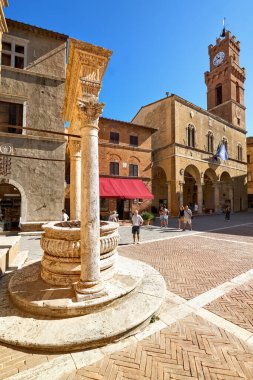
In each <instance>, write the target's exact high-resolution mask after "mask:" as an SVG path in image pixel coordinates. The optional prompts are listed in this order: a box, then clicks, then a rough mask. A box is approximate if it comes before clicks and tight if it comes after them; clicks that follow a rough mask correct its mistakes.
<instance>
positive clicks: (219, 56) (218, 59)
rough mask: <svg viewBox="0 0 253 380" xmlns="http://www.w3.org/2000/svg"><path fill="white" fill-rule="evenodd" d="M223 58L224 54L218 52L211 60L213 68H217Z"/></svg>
mask: <svg viewBox="0 0 253 380" xmlns="http://www.w3.org/2000/svg"><path fill="white" fill-rule="evenodd" d="M224 58H225V53H224V52H223V51H219V53H217V54H216V56H215V57H214V59H213V64H214V66H219V65H220V64H221V63H222V62H223V60H224Z"/></svg>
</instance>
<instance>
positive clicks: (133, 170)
mask: <svg viewBox="0 0 253 380" xmlns="http://www.w3.org/2000/svg"><path fill="white" fill-rule="evenodd" d="M129 176H130V177H138V165H134V164H130V165H129Z"/></svg>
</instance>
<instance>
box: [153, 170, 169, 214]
mask: <svg viewBox="0 0 253 380" xmlns="http://www.w3.org/2000/svg"><path fill="white" fill-rule="evenodd" d="M152 194H153V195H154V201H153V205H154V207H155V208H156V209H157V211H158V209H159V207H160V204H162V203H163V204H164V203H165V204H167V205H168V183H167V176H166V173H165V170H164V169H163V168H162V167H161V166H153V168H152Z"/></svg>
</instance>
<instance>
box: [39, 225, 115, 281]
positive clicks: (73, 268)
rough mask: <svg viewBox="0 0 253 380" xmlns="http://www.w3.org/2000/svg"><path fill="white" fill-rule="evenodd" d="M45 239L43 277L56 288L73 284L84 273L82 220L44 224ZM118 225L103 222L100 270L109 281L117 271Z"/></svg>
mask: <svg viewBox="0 0 253 380" xmlns="http://www.w3.org/2000/svg"><path fill="white" fill-rule="evenodd" d="M43 229H44V231H45V233H44V234H43V236H42V238H41V247H42V249H43V250H44V255H43V258H42V261H41V265H42V270H41V277H42V278H43V280H45V281H46V282H47V283H50V284H52V285H63V286H64V285H71V284H73V283H75V282H77V281H78V280H79V278H80V273H81V257H80V221H70V222H50V223H48V224H44V225H43ZM119 240H120V236H119V233H118V223H114V222H105V221H101V222H100V271H101V278H102V280H108V279H109V278H111V277H112V276H113V275H114V273H115V271H116V266H117V265H116V261H117V256H118V252H117V246H118V243H119Z"/></svg>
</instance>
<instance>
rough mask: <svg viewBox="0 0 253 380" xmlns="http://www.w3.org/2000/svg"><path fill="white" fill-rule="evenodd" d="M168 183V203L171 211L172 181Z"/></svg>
mask: <svg viewBox="0 0 253 380" xmlns="http://www.w3.org/2000/svg"><path fill="white" fill-rule="evenodd" d="M166 185H167V186H168V192H167V194H168V195H167V198H168V203H167V209H168V210H169V211H170V212H171V206H172V205H171V182H166Z"/></svg>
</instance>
